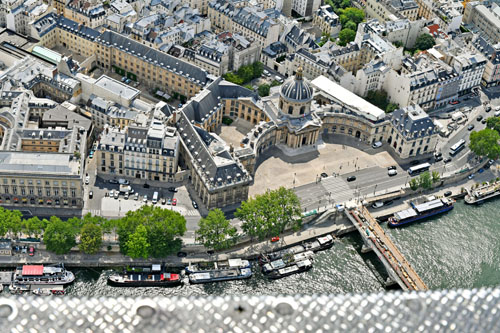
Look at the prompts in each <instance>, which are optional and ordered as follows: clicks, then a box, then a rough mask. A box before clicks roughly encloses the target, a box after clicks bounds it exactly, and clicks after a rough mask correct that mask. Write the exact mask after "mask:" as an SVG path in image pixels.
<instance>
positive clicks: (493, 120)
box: [486, 117, 500, 134]
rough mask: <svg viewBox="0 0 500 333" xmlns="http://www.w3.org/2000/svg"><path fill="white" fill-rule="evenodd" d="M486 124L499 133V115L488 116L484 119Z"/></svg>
mask: <svg viewBox="0 0 500 333" xmlns="http://www.w3.org/2000/svg"><path fill="white" fill-rule="evenodd" d="M486 125H487V127H488V128H491V129H493V130H495V131H497V132H498V133H499V134H500V117H490V118H488V120H486Z"/></svg>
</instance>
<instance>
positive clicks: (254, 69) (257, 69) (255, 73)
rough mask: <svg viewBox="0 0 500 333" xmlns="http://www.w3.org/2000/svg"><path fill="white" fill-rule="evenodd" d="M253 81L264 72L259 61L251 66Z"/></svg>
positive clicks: (262, 65)
mask: <svg viewBox="0 0 500 333" xmlns="http://www.w3.org/2000/svg"><path fill="white" fill-rule="evenodd" d="M252 72H253V77H252V78H253V79H255V78H258V77H260V76H261V75H262V73H263V72H264V64H263V63H261V62H260V61H256V62H254V63H253V64H252Z"/></svg>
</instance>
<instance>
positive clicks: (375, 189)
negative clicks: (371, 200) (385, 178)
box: [373, 184, 378, 195]
mask: <svg viewBox="0 0 500 333" xmlns="http://www.w3.org/2000/svg"><path fill="white" fill-rule="evenodd" d="M377 186H378V184H375V188H374V189H373V195H375V192H376V191H377Z"/></svg>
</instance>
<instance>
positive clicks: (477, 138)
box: [469, 128, 500, 160]
mask: <svg viewBox="0 0 500 333" xmlns="http://www.w3.org/2000/svg"><path fill="white" fill-rule="evenodd" d="M469 138H470V143H469V147H470V149H471V150H472V151H473V152H474V154H476V155H478V156H486V157H488V158H490V159H492V160H496V159H498V158H499V157H500V144H499V143H498V142H499V140H500V135H499V134H498V132H497V131H495V130H492V129H490V128H485V129H483V130H481V131H479V132H476V131H473V132H472V133H471V134H470V136H469Z"/></svg>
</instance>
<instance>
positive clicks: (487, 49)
mask: <svg viewBox="0 0 500 333" xmlns="http://www.w3.org/2000/svg"><path fill="white" fill-rule="evenodd" d="M471 45H472V49H473V51H475V52H479V53H480V54H482V55H483V56H484V57H485V58H486V65H485V67H484V72H483V77H482V79H481V84H482V86H483V87H486V88H487V87H493V86H496V85H498V84H499V83H500V42H498V43H496V44H493V43H491V42H488V41H487V40H486V39H484V38H483V37H481V36H478V37H477V38H476V39H475V40H474V41H473V42H472V43H471Z"/></svg>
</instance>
